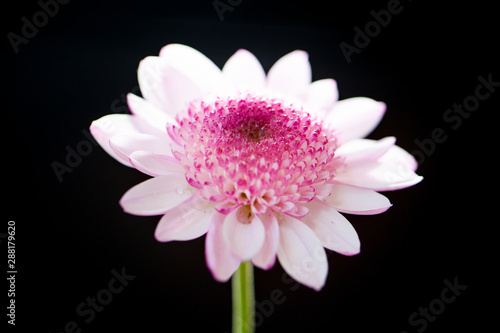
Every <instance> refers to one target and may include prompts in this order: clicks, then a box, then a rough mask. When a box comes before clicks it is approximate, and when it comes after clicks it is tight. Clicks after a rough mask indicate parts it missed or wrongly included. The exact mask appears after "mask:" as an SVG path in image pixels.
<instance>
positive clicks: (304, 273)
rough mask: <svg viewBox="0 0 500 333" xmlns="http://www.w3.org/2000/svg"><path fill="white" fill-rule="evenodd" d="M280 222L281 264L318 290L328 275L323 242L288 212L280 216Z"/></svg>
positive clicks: (296, 277) (295, 277) (279, 257)
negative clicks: (288, 214)
mask: <svg viewBox="0 0 500 333" xmlns="http://www.w3.org/2000/svg"><path fill="white" fill-rule="evenodd" d="M279 223H280V227H279V232H280V245H279V248H278V260H279V262H280V264H281V266H282V267H283V269H284V270H285V272H287V273H288V274H289V275H290V276H291V277H292V278H294V279H295V280H297V281H298V282H300V283H302V284H303V285H305V286H308V287H309V288H313V289H315V290H317V291H319V290H320V289H321V288H323V286H324V285H325V282H326V276H327V275H328V261H327V259H326V253H325V249H324V248H323V245H322V244H321V242H320V240H319V239H318V237H317V236H316V234H315V233H314V232H313V231H312V230H311V229H309V227H308V226H306V224H305V223H303V222H301V221H299V220H297V219H295V218H293V217H290V216H287V215H281V216H279Z"/></svg>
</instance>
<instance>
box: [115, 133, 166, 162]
mask: <svg viewBox="0 0 500 333" xmlns="http://www.w3.org/2000/svg"><path fill="white" fill-rule="evenodd" d="M171 142H172V141H171V140H169V139H167V138H165V137H164V138H159V137H157V136H154V135H151V134H145V133H128V134H118V135H115V136H113V137H112V138H111V139H110V140H109V145H110V147H111V148H112V149H113V151H114V152H115V153H116V155H118V156H119V157H121V158H123V159H127V160H128V159H129V156H130V154H132V153H133V152H135V151H138V150H145V151H150V152H153V153H156V154H160V155H169V156H172V151H171V149H170V143H171Z"/></svg>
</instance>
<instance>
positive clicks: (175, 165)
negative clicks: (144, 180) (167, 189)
mask: <svg viewBox="0 0 500 333" xmlns="http://www.w3.org/2000/svg"><path fill="white" fill-rule="evenodd" d="M129 160H130V162H131V163H132V165H133V166H134V167H135V168H136V169H137V170H139V171H140V172H143V173H145V174H147V175H150V176H153V177H158V176H165V175H168V174H171V173H176V174H180V175H184V174H185V173H186V170H185V169H184V168H183V167H182V166H181V165H180V164H179V161H177V159H176V158H174V157H172V156H168V155H158V154H155V153H152V152H149V151H145V150H137V151H134V152H133V153H132V154H130V156H129Z"/></svg>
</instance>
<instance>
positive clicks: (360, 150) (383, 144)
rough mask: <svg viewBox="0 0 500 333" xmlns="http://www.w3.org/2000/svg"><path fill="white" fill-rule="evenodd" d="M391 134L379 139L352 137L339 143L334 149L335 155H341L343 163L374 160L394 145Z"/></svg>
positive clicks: (394, 139)
mask: <svg viewBox="0 0 500 333" xmlns="http://www.w3.org/2000/svg"><path fill="white" fill-rule="evenodd" d="M395 142H396V138H395V137H393V136H390V137H386V138H383V139H380V140H368V139H354V140H351V141H349V142H346V143H344V144H343V145H341V146H340V147H339V148H338V149H337V150H336V151H335V154H336V155H337V156H343V157H344V158H345V159H344V163H346V164H348V165H349V164H352V163H356V162H363V161H374V160H377V159H378V158H379V157H381V156H382V155H384V154H385V153H386V152H387V151H389V149H391V147H393V146H394V143H395Z"/></svg>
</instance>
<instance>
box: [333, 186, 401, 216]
mask: <svg viewBox="0 0 500 333" xmlns="http://www.w3.org/2000/svg"><path fill="white" fill-rule="evenodd" d="M326 202H327V203H328V204H330V205H331V206H333V207H335V209H336V210H338V211H339V212H343V213H348V214H356V215H373V214H380V213H383V212H385V211H386V210H387V209H389V207H391V206H392V204H391V202H390V201H389V199H387V198H386V197H385V196H384V195H382V194H380V193H378V192H375V191H374V190H369V189H366V188H361V187H354V186H349V185H342V184H335V187H334V188H333V191H332V194H331V195H330V196H329V197H328V198H326Z"/></svg>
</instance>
